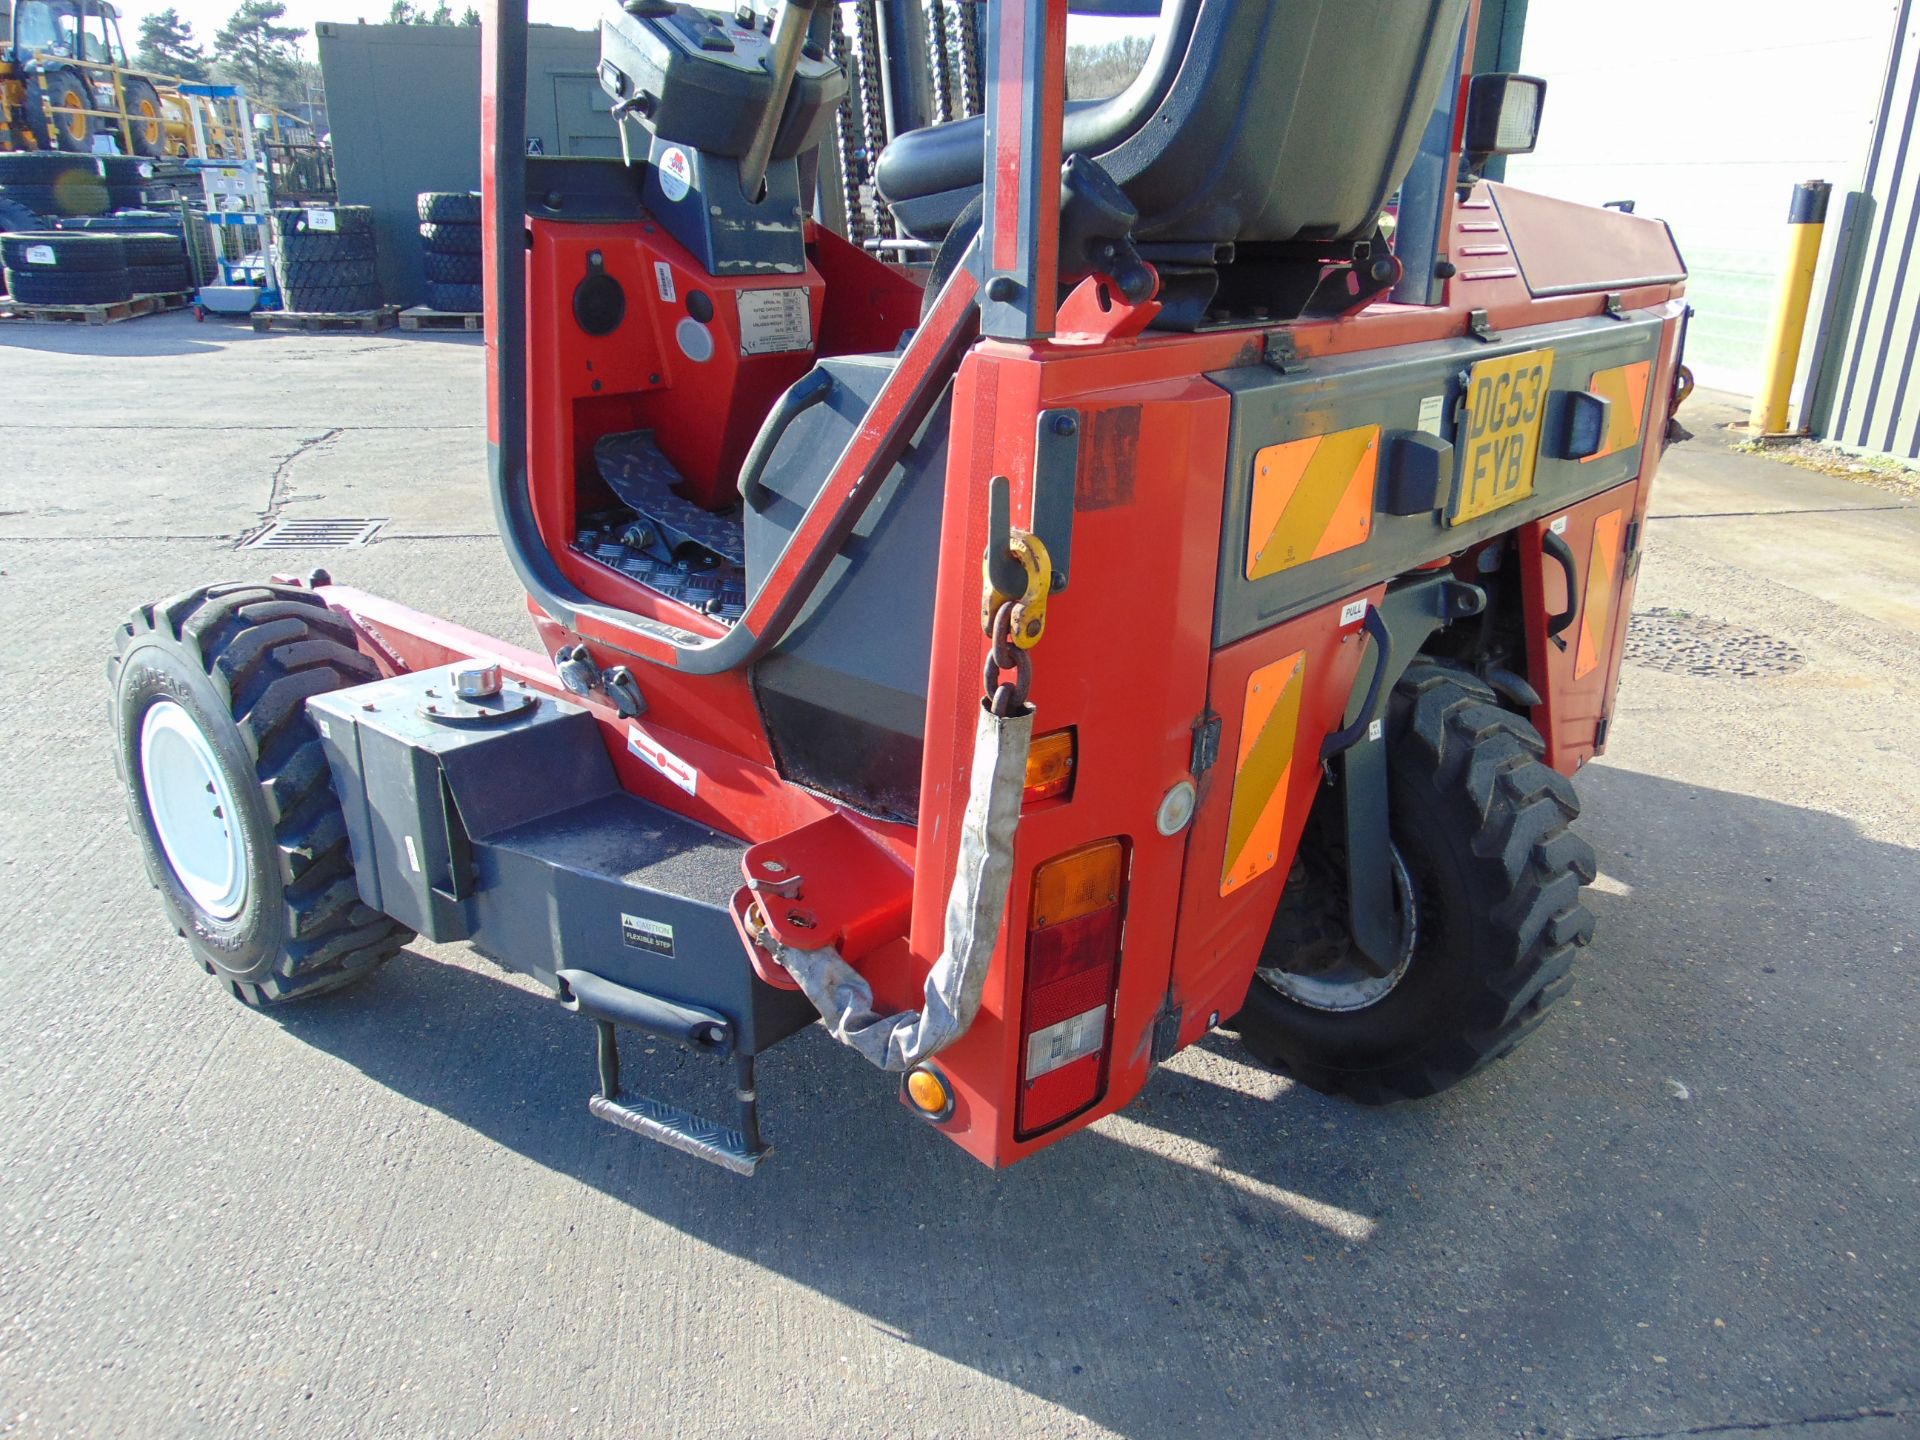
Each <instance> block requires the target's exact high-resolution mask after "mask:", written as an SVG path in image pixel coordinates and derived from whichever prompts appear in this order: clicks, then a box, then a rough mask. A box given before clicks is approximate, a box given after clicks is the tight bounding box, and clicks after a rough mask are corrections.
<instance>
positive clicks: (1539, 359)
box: [1447, 350, 1553, 525]
mask: <svg viewBox="0 0 1920 1440" xmlns="http://www.w3.org/2000/svg"><path fill="white" fill-rule="evenodd" d="M1552 378H1553V351H1551V350H1526V351H1522V352H1521V353H1520V354H1518V355H1503V356H1501V357H1499V358H1498V359H1495V360H1482V361H1480V362H1479V363H1478V364H1477V365H1475V366H1474V367H1473V368H1472V369H1471V370H1469V371H1468V372H1467V401H1466V411H1465V414H1464V415H1463V416H1462V417H1461V421H1460V440H1459V442H1458V448H1459V451H1460V484H1459V487H1458V489H1457V490H1456V491H1455V498H1454V504H1453V513H1452V514H1451V515H1449V516H1448V517H1447V523H1448V524H1449V525H1459V524H1463V523H1464V522H1466V521H1468V520H1477V519H1479V518H1480V517H1481V516H1482V515H1490V514H1492V513H1493V512H1494V511H1495V510H1498V509H1499V508H1500V507H1501V506H1502V505H1511V504H1512V503H1513V502H1514V501H1516V500H1520V499H1524V498H1525V497H1526V496H1528V495H1531V494H1532V493H1533V471H1534V466H1535V465H1536V464H1537V463H1538V461H1539V459H1540V429H1541V426H1542V424H1543V423H1544V422H1545V420H1546V415H1547V393H1548V390H1549V386H1550V382H1551V380H1552Z"/></svg>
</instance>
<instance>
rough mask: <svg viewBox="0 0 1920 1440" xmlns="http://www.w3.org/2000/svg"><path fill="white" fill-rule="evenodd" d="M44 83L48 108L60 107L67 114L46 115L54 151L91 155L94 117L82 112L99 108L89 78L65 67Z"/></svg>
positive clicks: (53, 72) (53, 71) (52, 74)
mask: <svg viewBox="0 0 1920 1440" xmlns="http://www.w3.org/2000/svg"><path fill="white" fill-rule="evenodd" d="M43 83H44V85H45V90H44V92H43V93H44V94H45V96H46V102H47V104H48V106H49V107H54V106H57V107H59V108H60V109H61V110H62V111H64V112H65V113H64V114H60V115H54V114H51V113H48V114H47V116H46V122H47V128H48V129H49V130H51V131H52V132H53V148H54V149H56V150H65V151H67V152H68V153H69V154H79V155H84V154H87V153H89V152H90V151H91V150H92V149H93V129H94V126H93V117H92V116H91V115H86V114H82V113H79V112H82V111H86V110H94V109H98V108H100V107H98V106H96V105H95V104H94V96H93V90H92V88H91V87H90V86H89V85H88V84H87V81H86V77H85V76H83V75H82V74H81V73H80V72H79V71H78V70H72V69H68V68H66V67H64V66H62V67H61V68H60V69H57V70H49V71H48V72H47V73H46V75H45V77H44V80H43Z"/></svg>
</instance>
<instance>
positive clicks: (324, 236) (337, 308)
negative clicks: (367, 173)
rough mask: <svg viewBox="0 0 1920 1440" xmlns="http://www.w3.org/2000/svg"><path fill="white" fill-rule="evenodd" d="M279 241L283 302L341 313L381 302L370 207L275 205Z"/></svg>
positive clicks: (295, 307) (291, 307)
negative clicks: (284, 207)
mask: <svg viewBox="0 0 1920 1440" xmlns="http://www.w3.org/2000/svg"><path fill="white" fill-rule="evenodd" d="M273 241H274V246H275V249H276V251H277V252H278V255H279V262H280V303H281V304H282V305H283V306H284V307H285V308H286V309H288V310H294V311H303V312H308V313H315V312H317V313H322V314H340V313H343V312H347V311H353V310H377V309H379V308H380V276H379V272H378V270H377V269H376V268H375V264H374V261H375V253H376V252H375V250H374V242H373V211H372V210H371V209H370V208H369V207H367V206H365V205H336V206H334V207H333V208H332V209H330V210H318V209H314V210H304V209H303V210H275V211H274V212H273Z"/></svg>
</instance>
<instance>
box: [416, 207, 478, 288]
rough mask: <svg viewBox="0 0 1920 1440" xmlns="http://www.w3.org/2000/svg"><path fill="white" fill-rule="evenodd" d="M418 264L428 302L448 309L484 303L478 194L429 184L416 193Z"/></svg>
mask: <svg viewBox="0 0 1920 1440" xmlns="http://www.w3.org/2000/svg"><path fill="white" fill-rule="evenodd" d="M419 208H420V243H421V247H422V253H421V264H422V268H424V269H425V271H426V273H427V306H428V308H429V309H433V310H443V311H446V312H447V313H448V314H453V315H477V314H479V313H480V311H481V310H482V309H483V308H484V306H485V301H484V300H483V299H482V298H481V296H482V289H483V287H482V285H481V283H480V266H481V259H480V195H479V192H478V191H470V190H450V191H448V190H430V191H428V192H426V193H425V194H423V195H421V196H420V197H419Z"/></svg>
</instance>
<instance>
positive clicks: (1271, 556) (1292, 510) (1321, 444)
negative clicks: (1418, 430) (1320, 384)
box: [1247, 425, 1380, 580]
mask: <svg viewBox="0 0 1920 1440" xmlns="http://www.w3.org/2000/svg"><path fill="white" fill-rule="evenodd" d="M1379 468H1380V427H1379V426H1378V425H1361V426H1357V427H1355V428H1354V429H1352V430H1336V431H1334V432H1333V433H1332V434H1331V435H1312V436H1309V437H1308V438H1306V439H1305V440H1289V441H1286V442H1285V443H1284V444H1280V445H1269V446H1267V447H1266V448H1265V449H1263V450H1261V451H1260V452H1259V453H1258V454H1256V455H1255V456H1254V457H1253V509H1252V517H1251V523H1250V524H1249V525H1248V526H1247V578H1248V579H1249V580H1258V579H1259V578H1260V577H1261V576H1263V575H1277V574H1279V573H1280V572H1281V571H1282V570H1286V569H1290V568H1292V567H1293V566H1295V565H1302V564H1305V563H1306V562H1307V561H1309V560H1318V559H1319V558H1320V557H1321V556H1322V555H1331V554H1333V553H1334V552H1335V551H1336V550H1345V549H1348V548H1349V547H1351V546H1354V545H1358V544H1360V543H1361V542H1362V541H1363V540H1365V539H1366V538H1367V536H1368V535H1369V534H1371V533H1372V530H1373V482H1374V476H1375V474H1376V473H1377V472H1378V470H1379Z"/></svg>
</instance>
